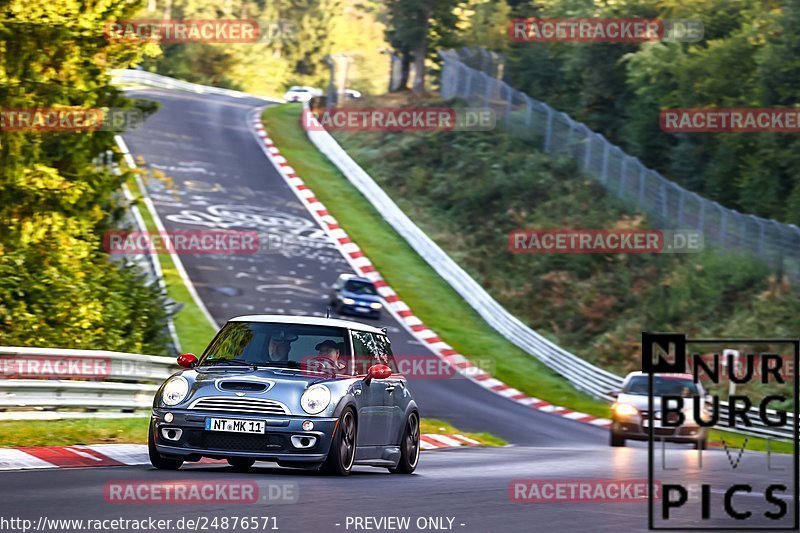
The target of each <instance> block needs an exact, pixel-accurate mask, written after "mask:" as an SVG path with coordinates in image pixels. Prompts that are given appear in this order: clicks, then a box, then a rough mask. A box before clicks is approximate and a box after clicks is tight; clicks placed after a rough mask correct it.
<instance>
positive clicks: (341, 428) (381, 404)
mask: <svg viewBox="0 0 800 533" xmlns="http://www.w3.org/2000/svg"><path fill="white" fill-rule="evenodd" d="M178 364H179V365H180V366H182V367H184V369H183V370H181V371H179V372H177V373H175V374H173V375H172V376H171V377H170V378H169V379H167V380H166V381H165V382H164V383H163V384H162V385H161V387H160V388H159V390H158V392H157V393H156V396H155V399H154V401H153V415H152V419H151V421H150V431H149V437H148V451H149V455H150V462H151V463H152V464H153V466H155V467H156V468H160V469H168V470H175V469H178V468H180V466H181V465H182V464H183V463H184V461H198V460H200V458H201V457H210V458H214V459H227V461H228V463H229V464H230V465H231V466H233V467H234V468H236V469H238V470H247V469H248V468H249V467H251V466H252V465H253V463H255V461H275V462H277V463H278V464H279V465H281V466H292V467H304V468H318V469H320V470H321V471H323V472H326V473H331V474H337V475H348V474H349V473H350V470H351V469H352V467H353V465H369V466H378V467H386V468H388V469H389V470H390V471H391V472H394V473H401V474H410V473H411V472H413V471H414V470H415V469H416V467H417V462H418V460H419V450H420V426H419V411H418V409H417V404H416V403H415V402H414V399H413V397H412V394H411V391H410V390H409V388H408V383H407V382H406V380H405V378H404V377H403V376H401V375H398V374H397V373H396V371H397V367H396V365H395V361H394V358H393V356H392V350H391V345H390V343H389V339H388V337H387V335H386V331H385V330H384V329H379V328H375V327H371V326H366V325H363V324H359V323H357V322H352V321H349V320H335V319H328V318H311V317H295V316H283V315H252V316H241V317H237V318H233V319H231V320H230V321H229V322H228V323H227V324H225V326H223V327H222V329H221V330H220V331H219V333H217V335H216V337H215V338H214V340H213V341H211V344H209V346H208V348H206V350H205V351H204V352H203V354H202V355H201V356H200V357H199V358H197V357H196V356H195V355H193V354H188V353H187V354H183V355H181V356H180V357H179V358H178Z"/></svg>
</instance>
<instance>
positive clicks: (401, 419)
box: [373, 334, 411, 445]
mask: <svg viewBox="0 0 800 533" xmlns="http://www.w3.org/2000/svg"><path fill="white" fill-rule="evenodd" d="M373 336H374V338H375V341H376V342H375V347H376V349H377V351H378V354H377V357H378V359H379V360H380V361H381V362H382V363H383V364H385V365H387V366H388V367H389V368H391V369H392V375H391V376H389V378H388V379H385V380H382V381H384V382H385V383H386V387H385V389H384V390H385V391H386V394H385V395H384V402H385V404H384V406H385V407H386V415H387V422H388V423H387V424H386V443H387V444H388V445H397V444H398V443H399V442H400V439H401V434H402V430H403V425H404V423H405V414H406V408H408V404H409V403H411V393H410V392H409V390H408V387H407V382H406V380H405V378H404V377H403V376H401V375H400V374H399V373H398V369H397V364H396V363H395V360H394V355H393V354H392V345H391V343H390V342H389V337H387V336H386V335H380V334H373Z"/></svg>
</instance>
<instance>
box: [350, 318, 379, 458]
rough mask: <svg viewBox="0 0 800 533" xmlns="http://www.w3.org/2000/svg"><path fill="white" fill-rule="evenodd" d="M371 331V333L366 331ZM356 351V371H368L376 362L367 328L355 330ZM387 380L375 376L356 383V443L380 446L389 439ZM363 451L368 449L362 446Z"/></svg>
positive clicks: (354, 349)
mask: <svg viewBox="0 0 800 533" xmlns="http://www.w3.org/2000/svg"><path fill="white" fill-rule="evenodd" d="M366 335H369V334H366ZM351 338H352V342H353V355H354V356H355V365H356V370H355V374H357V375H363V374H366V372H367V369H368V368H369V367H370V366H372V365H373V364H375V363H376V360H375V356H374V353H373V350H372V349H370V347H369V344H370V343H371V341H372V340H371V338H370V337H368V336H365V334H364V332H361V331H352V332H351ZM382 381H384V380H375V379H373V380H372V381H371V382H370V383H369V384H367V383H365V382H364V381H363V380H360V381H359V382H357V383H356V384H355V385H354V387H353V388H354V392H355V391H360V392H355V394H357V398H356V403H357V405H358V437H357V443H356V444H357V446H358V447H359V448H362V447H370V446H373V447H379V446H383V445H384V443H385V440H386V435H385V431H386V430H385V423H384V422H383V418H384V404H385V396H386V394H387V392H386V384H385V383H382ZM361 452H362V454H363V453H364V452H366V450H361Z"/></svg>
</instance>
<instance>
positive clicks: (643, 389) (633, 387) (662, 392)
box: [622, 376, 698, 397]
mask: <svg viewBox="0 0 800 533" xmlns="http://www.w3.org/2000/svg"><path fill="white" fill-rule="evenodd" d="M647 389H648V386H647V376H635V377H633V378H631V380H630V381H629V382H628V384H627V386H626V387H625V388H624V389H623V390H622V392H624V393H625V394H632V395H634V396H647ZM653 389H654V390H655V396H682V397H688V396H692V395H696V394H698V391H697V385H696V384H695V383H694V382H693V381H692V380H691V379H683V378H667V377H662V376H653Z"/></svg>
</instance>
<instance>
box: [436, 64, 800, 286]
mask: <svg viewBox="0 0 800 533" xmlns="http://www.w3.org/2000/svg"><path fill="white" fill-rule="evenodd" d="M440 56H441V57H442V59H443V61H444V64H443V67H442V75H441V95H442V97H443V98H445V99H452V98H460V99H462V100H465V101H467V102H469V104H470V105H472V106H479V107H484V108H486V109H491V110H492V111H493V112H494V113H495V116H496V117H497V123H498V124H502V125H503V126H504V127H505V128H506V129H508V130H511V131H513V132H515V133H517V134H519V135H524V136H526V137H529V138H530V139H531V140H532V142H533V143H535V144H536V145H538V146H539V147H541V148H542V149H543V150H544V151H545V152H548V153H551V154H558V155H567V156H570V157H572V158H573V159H575V161H576V162H577V163H578V165H579V166H580V167H581V168H582V169H583V170H584V171H585V172H586V173H587V174H588V175H589V176H591V177H592V178H594V179H596V180H597V181H599V182H600V183H602V184H603V185H604V186H605V188H606V189H607V190H608V191H609V192H611V193H613V194H614V195H616V196H618V197H619V198H621V199H622V200H624V201H626V202H628V203H631V204H633V205H635V206H636V207H638V208H639V209H640V210H641V211H642V212H644V213H645V214H647V215H648V216H649V217H650V219H651V220H653V221H654V222H655V223H657V224H658V225H659V226H661V227H663V228H670V229H693V230H699V231H701V232H702V233H703V236H704V242H705V243H706V244H708V245H712V246H715V247H718V248H722V249H725V250H728V251H731V252H740V253H744V254H747V255H749V256H754V257H756V258H759V259H761V260H762V261H764V262H765V263H767V264H768V265H769V266H770V267H771V268H773V269H774V270H775V271H776V272H778V273H779V274H784V275H786V276H787V277H788V278H789V279H790V280H792V281H795V282H797V281H800V228H798V227H797V226H795V225H792V224H784V223H781V222H777V221H775V220H770V219H765V218H761V217H757V216H754V215H747V214H744V213H740V212H738V211H735V210H733V209H729V208H726V207H723V206H722V205H720V204H719V203H717V202H714V201H711V200H708V199H705V198H703V197H701V196H700V195H698V194H696V193H694V192H691V191H688V190H686V189H684V188H682V187H680V186H679V185H677V184H675V183H673V182H671V181H669V180H668V179H666V178H664V177H663V176H662V175H661V174H659V173H658V172H656V171H654V170H652V169H649V168H647V167H646V166H644V164H642V162H641V161H639V159H637V158H635V157H633V156H630V155H628V154H626V153H625V152H624V151H623V150H622V149H621V148H620V147H618V146H615V145H614V144H612V143H610V142H609V141H608V140H607V139H606V138H605V137H603V135H601V134H599V133H596V132H593V131H591V130H590V129H589V128H588V127H586V125H584V124H582V123H580V122H577V121H575V120H573V119H572V118H571V117H569V116H568V115H567V114H565V113H561V112H559V111H556V110H555V109H553V108H552V107H550V106H549V105H547V104H545V103H544V102H540V101H538V100H536V99H534V98H531V97H530V96H528V95H526V94H524V93H522V92H520V91H518V90H516V89H514V88H512V87H511V86H509V85H508V84H507V83H505V82H504V81H502V75H503V63H504V62H503V58H502V57H501V56H499V55H497V54H493V53H491V52H487V51H485V50H479V49H478V50H476V49H462V50H458V51H453V50H448V51H445V52H440Z"/></svg>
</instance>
